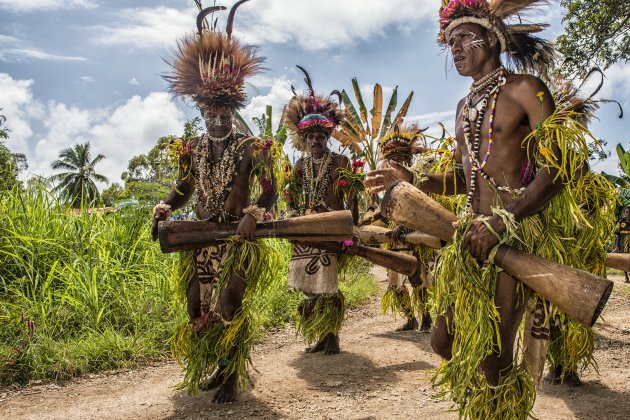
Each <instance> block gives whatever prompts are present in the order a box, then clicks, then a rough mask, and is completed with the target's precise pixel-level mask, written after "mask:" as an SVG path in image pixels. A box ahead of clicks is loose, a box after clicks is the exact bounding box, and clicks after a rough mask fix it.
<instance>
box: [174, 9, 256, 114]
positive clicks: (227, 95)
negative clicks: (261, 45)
mask: <svg viewBox="0 0 630 420" xmlns="http://www.w3.org/2000/svg"><path fill="white" fill-rule="evenodd" d="M247 1H249V0H240V1H238V2H237V3H235V4H234V6H232V9H231V10H230V14H229V16H228V22H227V27H226V31H225V33H222V32H219V31H217V30H216V22H215V24H214V25H213V27H212V28H210V29H208V28H204V21H205V18H206V16H207V15H209V14H210V13H214V12H216V11H220V10H225V7H223V6H212V7H208V8H206V9H203V10H201V11H200V12H199V15H198V16H197V33H196V34H194V35H188V36H186V37H184V38H183V39H181V40H180V41H179V42H178V46H177V51H176V52H175V58H174V60H173V63H172V64H171V63H169V64H171V67H172V68H173V72H172V74H169V75H167V76H165V77H164V78H165V79H166V81H167V82H168V83H169V91H170V92H172V93H173V94H175V95H177V96H182V97H188V98H191V99H192V100H194V101H195V102H196V103H197V105H198V106H199V108H201V109H204V108H206V109H207V108H212V107H216V106H222V107H227V108H231V109H234V110H236V109H239V108H242V107H243V106H245V103H246V101H247V97H246V95H245V79H246V78H247V77H249V76H251V75H253V74H256V73H258V72H259V71H260V70H262V67H261V65H262V63H263V61H264V59H263V58H261V57H257V56H256V54H255V53H256V51H255V48H254V47H251V46H244V45H241V44H240V43H239V42H238V41H237V40H235V39H234V38H232V28H233V24H234V15H235V14H236V9H237V8H238V7H239V6H240V5H241V4H243V3H245V2H247Z"/></svg>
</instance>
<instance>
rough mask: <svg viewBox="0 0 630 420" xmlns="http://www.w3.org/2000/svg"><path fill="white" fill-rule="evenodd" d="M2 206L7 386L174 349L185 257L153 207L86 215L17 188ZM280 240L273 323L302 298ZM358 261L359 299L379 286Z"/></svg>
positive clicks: (348, 278)
mask: <svg viewBox="0 0 630 420" xmlns="http://www.w3.org/2000/svg"><path fill="white" fill-rule="evenodd" d="M0 214H2V217H1V218H0V325H2V328H0V385H8V384H13V383H27V382H28V381H29V380H31V379H52V380H64V379H68V378H70V377H73V376H79V375H83V374H87V373H93V372H99V371H103V370H110V369H117V368H129V367H135V366H140V365H143V364H145V363H147V362H149V361H155V360H164V359H168V358H169V357H170V351H169V339H170V337H171V335H172V333H173V331H174V329H175V327H176V326H177V325H178V324H179V323H180V322H182V321H184V320H186V317H187V315H186V309H185V306H184V305H183V304H182V302H179V301H177V299H176V295H175V292H174V284H175V283H174V279H173V278H172V276H173V273H174V267H175V264H176V259H177V255H176V254H170V255H165V254H162V253H161V252H160V249H159V246H158V245H157V244H156V243H152V242H151V240H150V232H149V230H150V223H149V210H148V209H142V208H127V209H123V210H121V211H119V212H117V213H110V214H99V213H97V214H87V212H85V211H83V212H80V211H77V210H74V211H73V210H71V209H70V208H69V207H68V206H67V205H64V204H61V203H60V202H59V201H57V199H55V198H54V197H53V196H52V195H50V194H49V193H48V192H46V191H45V190H43V189H41V188H27V189H19V188H15V189H14V190H13V191H12V192H8V193H6V194H2V196H1V197H0ZM281 247H282V249H283V250H284V252H283V255H284V258H283V261H282V264H281V265H280V266H279V267H278V269H277V276H276V280H275V282H276V284H275V287H274V288H272V290H271V291H270V292H269V293H268V295H266V296H259V300H260V303H259V305H257V307H258V308H260V311H259V316H260V318H261V324H262V326H263V328H266V329H273V328H277V327H280V326H283V325H285V324H287V323H290V322H292V319H293V315H294V314H295V312H296V309H297V304H298V302H299V301H300V296H299V295H297V294H292V293H289V292H288V291H287V290H286V275H287V266H288V261H289V253H290V246H289V244H288V243H283V244H282V245H281ZM351 264H352V266H351V267H350V268H349V269H348V270H347V273H348V274H347V275H345V276H344V277H343V280H342V284H341V286H340V287H341V289H342V291H343V292H344V294H345V295H346V299H347V302H348V304H349V306H356V305H359V304H361V303H362V302H364V301H365V300H366V299H367V298H368V297H369V296H371V295H373V294H375V293H376V291H377V287H376V284H375V282H374V279H373V277H372V276H371V275H370V274H369V270H370V266H369V265H368V264H367V263H365V262H363V261H362V260H358V259H355V260H354V261H353V262H352V263H351ZM261 332H262V330H261Z"/></svg>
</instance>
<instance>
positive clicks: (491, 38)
mask: <svg viewBox="0 0 630 420" xmlns="http://www.w3.org/2000/svg"><path fill="white" fill-rule="evenodd" d="M486 36H487V37H488V45H490V47H492V48H494V47H496V46H497V43H498V42H499V38H498V37H497V34H495V33H494V31H490V30H488V32H487V35H486Z"/></svg>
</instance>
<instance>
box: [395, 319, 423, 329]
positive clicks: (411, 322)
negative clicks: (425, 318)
mask: <svg viewBox="0 0 630 420" xmlns="http://www.w3.org/2000/svg"><path fill="white" fill-rule="evenodd" d="M418 326H419V324H418V320H417V319H416V317H415V316H414V317H411V318H407V322H405V323H404V324H403V325H401V326H400V327H398V328H396V331H413V330H417V329H418Z"/></svg>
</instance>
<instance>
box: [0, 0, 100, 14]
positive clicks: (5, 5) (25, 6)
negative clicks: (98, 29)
mask: <svg viewBox="0 0 630 420" xmlns="http://www.w3.org/2000/svg"><path fill="white" fill-rule="evenodd" d="M95 7H98V6H97V4H96V3H95V2H93V1H91V0H0V9H6V10H10V11H12V12H31V11H42V10H59V9H74V8H85V9H93V8H95Z"/></svg>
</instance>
